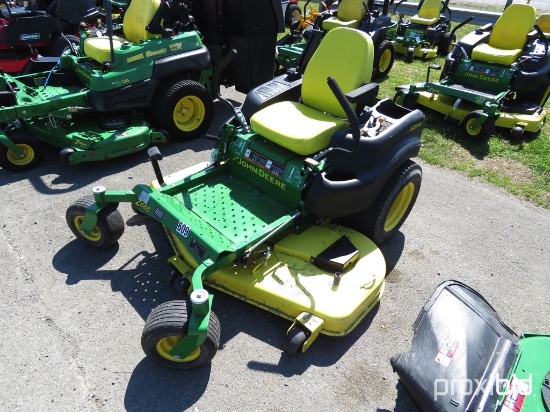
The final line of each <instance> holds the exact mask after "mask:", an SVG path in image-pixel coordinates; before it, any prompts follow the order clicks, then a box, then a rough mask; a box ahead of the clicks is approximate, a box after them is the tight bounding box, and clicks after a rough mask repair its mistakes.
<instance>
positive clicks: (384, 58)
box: [378, 49, 391, 72]
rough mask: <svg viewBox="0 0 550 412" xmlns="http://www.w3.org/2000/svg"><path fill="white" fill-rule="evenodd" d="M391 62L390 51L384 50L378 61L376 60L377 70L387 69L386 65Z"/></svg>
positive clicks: (383, 70)
mask: <svg viewBox="0 0 550 412" xmlns="http://www.w3.org/2000/svg"><path fill="white" fill-rule="evenodd" d="M390 62H391V51H390V49H386V50H384V52H383V53H382V55H381V56H380V61H379V62H378V70H380V71H381V72H385V71H386V70H388V66H389V65H390Z"/></svg>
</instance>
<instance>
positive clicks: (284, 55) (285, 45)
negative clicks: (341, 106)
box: [276, 0, 396, 78]
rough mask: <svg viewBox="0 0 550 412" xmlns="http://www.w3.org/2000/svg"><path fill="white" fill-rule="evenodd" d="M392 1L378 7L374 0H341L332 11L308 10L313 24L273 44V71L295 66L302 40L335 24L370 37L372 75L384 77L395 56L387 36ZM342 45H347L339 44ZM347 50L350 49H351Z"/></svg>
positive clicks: (299, 54)
mask: <svg viewBox="0 0 550 412" xmlns="http://www.w3.org/2000/svg"><path fill="white" fill-rule="evenodd" d="M392 3H393V0H384V3H383V4H382V9H381V10H379V8H378V4H376V3H375V1H374V0H368V1H367V2H365V1H364V0H345V1H341V2H340V3H339V5H338V8H337V9H335V10H333V9H325V10H324V11H323V12H321V13H315V12H313V11H310V16H314V17H315V20H314V22H313V24H310V25H308V26H307V27H305V28H304V30H302V31H301V32H298V33H296V32H294V33H293V32H291V33H290V34H289V35H288V36H286V37H285V38H283V39H281V41H279V42H278V43H277V60H276V65H277V71H279V69H280V68H282V69H284V70H288V69H293V68H295V67H296V66H297V65H298V62H299V60H300V57H301V55H302V53H303V50H304V48H305V47H306V45H305V44H306V42H305V41H307V40H309V38H310V37H311V35H312V32H313V31H315V30H319V31H321V32H322V33H326V32H328V31H330V30H332V29H334V28H336V27H349V28H354V29H359V30H362V31H364V32H365V33H367V34H368V35H369V36H371V38H372V41H373V42H374V47H375V49H374V68H373V76H374V77H375V78H377V77H384V76H387V75H388V73H389V72H390V70H391V68H392V66H393V62H394V59H395V49H394V46H393V44H392V42H391V41H389V40H388V39H387V32H388V31H390V30H392V28H391V27H392V26H395V25H396V23H395V22H392V20H391V18H390V16H389V15H388V9H389V6H390V5H391V4H392ZM306 7H307V3H306ZM310 20H311V18H310ZM301 21H307V20H300V22H301ZM300 27H303V26H300ZM342 47H347V46H346V45H342ZM349 50H350V52H352V50H351V49H349Z"/></svg>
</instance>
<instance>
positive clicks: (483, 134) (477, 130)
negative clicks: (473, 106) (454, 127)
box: [460, 110, 495, 139]
mask: <svg viewBox="0 0 550 412" xmlns="http://www.w3.org/2000/svg"><path fill="white" fill-rule="evenodd" d="M482 114H483V110H475V111H473V112H471V113H469V114H468V115H467V116H466V117H465V118H464V120H462V123H460V125H461V126H462V134H463V135H464V137H466V138H469V139H472V138H474V139H488V138H489V137H490V136H491V135H492V134H493V133H494V131H495V119H494V118H492V117H489V118H488V119H487V120H485V121H484V122H483V123H482V124H481V125H480V126H478V127H473V124H474V122H475V121H476V120H477V119H479V117H480V116H481V115H482Z"/></svg>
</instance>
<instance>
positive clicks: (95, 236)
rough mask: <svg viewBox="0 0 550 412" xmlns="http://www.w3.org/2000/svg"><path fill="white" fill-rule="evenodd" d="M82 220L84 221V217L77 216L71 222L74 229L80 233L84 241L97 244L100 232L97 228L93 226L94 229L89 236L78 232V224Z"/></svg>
mask: <svg viewBox="0 0 550 412" xmlns="http://www.w3.org/2000/svg"><path fill="white" fill-rule="evenodd" d="M83 220H84V216H77V217H75V218H74V220H73V223H74V227H75V228H76V229H77V230H78V231H79V232H80V235H81V236H82V237H83V238H84V239H87V240H90V241H92V242H98V241H99V240H101V232H100V230H99V228H98V227H97V226H94V228H93V229H92V232H91V233H90V234H89V235H87V234H86V233H84V232H83V231H82V230H80V224H81V223H82V221H83Z"/></svg>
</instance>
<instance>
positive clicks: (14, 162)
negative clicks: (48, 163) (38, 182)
mask: <svg viewBox="0 0 550 412" xmlns="http://www.w3.org/2000/svg"><path fill="white" fill-rule="evenodd" d="M7 135H8V137H9V138H10V140H11V141H12V142H13V143H15V144H16V145H17V147H19V149H21V150H22V151H23V157H19V156H17V155H16V154H15V153H14V152H12V151H11V150H10V149H8V148H7V147H6V146H4V145H3V144H2V143H0V166H1V167H2V169H5V170H9V171H10V172H24V171H26V170H30V169H32V168H33V167H35V166H36V165H37V164H38V163H40V160H41V159H42V152H43V148H42V145H41V144H40V143H39V142H38V141H37V140H36V139H34V138H32V137H31V136H29V135H28V134H27V133H24V132H20V131H18V130H15V131H12V132H8V133H7Z"/></svg>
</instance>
